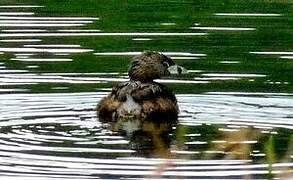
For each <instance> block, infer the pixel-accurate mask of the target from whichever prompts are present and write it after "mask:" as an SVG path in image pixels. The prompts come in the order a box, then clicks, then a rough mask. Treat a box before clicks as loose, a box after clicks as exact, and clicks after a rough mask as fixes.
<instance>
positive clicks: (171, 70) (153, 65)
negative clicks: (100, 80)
mask: <svg viewBox="0 0 293 180" xmlns="http://www.w3.org/2000/svg"><path fill="white" fill-rule="evenodd" d="M184 71H186V70H185V69H184V68H183V67H180V66H178V65H176V64H175V63H174V61H173V60H172V59H171V58H169V57H167V56H165V55H163V54H161V53H159V52H155V51H145V52H143V53H142V54H141V55H139V56H135V57H134V58H133V60H132V62H131V63H130V67H129V71H128V75H129V77H130V79H131V80H135V81H141V82H150V81H153V80H154V79H159V78H161V77H163V76H168V75H170V74H181V73H182V72H184Z"/></svg>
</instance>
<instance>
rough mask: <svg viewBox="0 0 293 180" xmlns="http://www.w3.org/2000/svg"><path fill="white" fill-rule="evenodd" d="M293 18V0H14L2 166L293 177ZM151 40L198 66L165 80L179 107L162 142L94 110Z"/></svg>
mask: <svg viewBox="0 0 293 180" xmlns="http://www.w3.org/2000/svg"><path fill="white" fill-rule="evenodd" d="M292 21H293V6H292V2H291V1H290V0H254V1H250V0H249V1H247V0H237V1H227V0H218V1H211V0H206V1H193V0H184V1H176V0H169V1H159V0H153V1H146V0H140V1H136V0H133V1H123V2H122V1H119V2H118V1H98V0H58V1H56V0H45V1H33V0H25V1H19V0H1V2H0V85H1V86H0V147H1V148H0V149H1V150H0V169H1V171H0V177H1V178H5V179H18V178H19V179H38V180H39V179H98V178H100V179H119V178H120V179H145V178H149V179H152V178H154V179H286V178H287V179H290V178H292V177H293V173H292V172H293V163H292V159H293V136H292V135H293V134H292V133H293V93H292V92H293V86H292V83H293V61H292V60H293V39H292V35H293V30H292V29H293V22H292ZM144 50H154V51H159V52H162V53H163V54H165V55H167V56H169V57H171V58H172V59H173V60H174V61H175V62H176V63H177V64H178V65H180V66H183V67H185V68H186V69H187V70H188V73H186V74H182V75H181V76H171V77H167V78H164V79H160V80H158V82H160V83H162V84H165V85H166V86H168V87H169V88H170V89H172V91H173V92H174V93H175V94H176V97H177V99H178V104H179V109H180V114H179V122H178V124H176V125H175V126H174V127H173V130H172V132H170V134H167V135H166V136H165V137H164V139H163V140H162V141H157V142H153V141H151V140H150V137H149V136H148V135H145V134H139V133H137V134H136V135H135V136H131V137H129V136H127V135H124V134H121V133H119V132H116V131H114V130H113V129H109V128H108V127H107V124H104V123H103V124H102V123H101V122H100V121H99V120H98V118H97V117H96V112H95V108H96V105H97V103H98V102H99V101H100V100H101V98H102V97H105V96H106V95H107V94H108V93H109V92H110V91H111V88H112V87H113V85H115V84H117V83H119V82H123V81H127V79H128V76H127V69H128V63H129V62H130V60H131V58H132V57H133V56H135V55H138V54H140V53H141V52H143V51H144ZM156 143H157V144H156Z"/></svg>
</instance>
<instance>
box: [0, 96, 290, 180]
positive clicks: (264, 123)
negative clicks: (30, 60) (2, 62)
mask: <svg viewBox="0 0 293 180" xmlns="http://www.w3.org/2000/svg"><path fill="white" fill-rule="evenodd" d="M103 96H105V93H48V94H11V95H9V94H5V95H4V94H3V95H0V106H1V110H0V113H1V114H2V116H1V117H0V126H1V133H0V147H1V150H0V157H1V158H0V166H1V172H0V176H1V177H7V178H8V177H14V178H17V177H22V178H28V179H42V178H51V179H60V178H62V179H95V178H102V179H104V178H110V179H111V178H121V177H124V178H146V177H162V178H171V179H176V178H178V177H181V178H183V179H184V178H187V179H189V178H206V177H209V178H215V179H217V178H224V179H238V178H245V177H259V178H260V177H266V175H267V173H268V170H267V169H268V165H267V164H266V163H256V162H254V161H252V160H248V159H247V160H237V159H234V160H227V159H218V158H215V159H214V160H213V159H211V160H206V159H202V160H199V159H198V158H197V155H199V154H202V153H205V154H209V155H211V156H213V155H217V154H219V153H221V152H220V151H219V150H218V151H217V150H215V148H214V151H211V150H208V149H203V148H204V146H206V145H207V144H209V143H211V142H209V141H208V140H207V139H206V138H205V135H204V134H201V133H203V132H201V131H200V130H198V129H196V128H197V127H202V125H203V124H214V125H221V124H222V125H224V126H221V128H219V131H223V130H225V129H226V130H227V129H229V130H234V131H237V129H238V130H239V128H240V127H248V126H250V127H255V128H258V129H261V130H266V131H267V130H269V131H271V132H273V131H277V130H275V129H276V128H278V127H282V128H286V129H292V128H293V124H292V116H293V114H292V112H293V104H292V96H291V95H286V96H284V95H278V94H263V95H261V96H260V95H258V96H256V95H246V96H239V95H237V94H235V95H231V94H229V95H228V94H226V95H223V94H217V93H211V94H206V95H178V99H179V104H180V107H181V115H180V124H181V125H186V126H187V127H188V128H195V130H197V132H199V133H196V134H194V133H189V132H188V128H186V135H185V136H186V138H185V140H184V144H185V148H183V149H178V148H177V149H176V148H175V149H174V148H171V153H172V158H170V159H157V158H144V157H133V155H134V154H136V153H135V151H136V150H135V149H132V148H131V147H130V146H129V140H128V139H127V138H126V137H124V136H121V135H119V134H117V133H114V132H112V131H110V130H107V129H106V128H104V127H103V126H102V124H100V123H99V122H98V121H97V119H96V116H95V111H94V108H95V105H96V102H97V101H99V100H100V98H101V97H103ZM256 108H258V109H261V111H256V110H255V109H256ZM252 117H253V119H252ZM211 119H212V120H213V121H211ZM211 127H212V126H211ZM193 132H194V131H193ZM239 141H240V142H239V143H244V144H245V143H246V144H247V143H248V144H257V143H258V142H257V141H253V140H252V139H250V141H249V140H248V141H241V139H240V140H239ZM212 143H214V144H219V143H221V141H220V139H217V137H216V136H215V135H214V137H213V139H212ZM172 144H173V143H172ZM174 145H176V144H174ZM230 151H231V150H230ZM261 151H262V150H260V151H257V150H254V151H253V152H254V155H255V156H258V155H261V154H262V153H263V152H261ZM228 152H229V151H228ZM222 153H224V152H222ZM193 157H194V158H195V159H197V160H193ZM217 159H218V160H217ZM292 167H293V164H292V163H290V162H287V163H285V162H282V163H275V164H274V165H273V169H274V171H273V173H275V174H282V175H283V174H286V172H288V171H289V169H290V168H292ZM206 171H208V172H213V173H209V174H207V173H206Z"/></svg>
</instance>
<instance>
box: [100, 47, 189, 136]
mask: <svg viewBox="0 0 293 180" xmlns="http://www.w3.org/2000/svg"><path fill="white" fill-rule="evenodd" d="M182 71H184V69H183V68H182V67H180V66H177V65H176V64H175V63H174V62H173V61H172V60H171V59H170V58H169V57H167V56H165V55H163V54H161V53H158V52H153V51H147V52H144V53H142V54H141V55H139V56H136V57H134V58H133V61H132V62H131V63H130V67H129V71H128V75H129V77H130V80H129V81H127V82H122V83H119V84H118V85H116V86H115V87H114V88H113V89H112V92H111V93H110V94H109V95H108V96H107V97H105V98H103V99H102V100H101V101H100V102H99V104H98V106H97V115H98V118H99V120H100V121H101V122H107V123H110V124H115V129H116V130H126V131H127V132H129V129H131V130H130V131H131V132H133V131H135V130H139V129H143V126H148V125H149V123H147V122H152V123H155V124H160V125H159V126H162V124H164V125H167V126H171V125H173V124H175V123H176V122H177V118H178V105H177V100H176V97H175V95H174V94H173V92H172V91H171V90H169V89H168V88H167V87H166V86H164V85H162V84H160V83H157V82H154V81H153V80H154V79H159V78H160V77H162V76H168V75H170V74H171V73H172V74H173V73H176V74H181V73H182ZM164 125H163V126H164ZM158 128H160V127H158Z"/></svg>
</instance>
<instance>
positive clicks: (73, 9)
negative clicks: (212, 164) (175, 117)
mask: <svg viewBox="0 0 293 180" xmlns="http://www.w3.org/2000/svg"><path fill="white" fill-rule="evenodd" d="M0 4H3V5H9V4H37V5H41V6H45V7H44V8H35V9H34V12H36V16H47V15H49V16H89V17H99V18H100V20H97V21H95V22H94V23H92V24H89V25H87V26H85V27H81V28H82V29H99V30H101V32H114V33H115V32H122V33H123V32H130V33H132V32H163V33H170V32H171V33H172V32H173V33H174V32H175V33H176V32H180V33H185V32H190V33H197V32H199V33H201V32H203V33H208V34H207V35H204V36H176V35H175V36H154V37H152V36H144V37H143V38H151V39H152V40H150V41H133V40H132V39H133V38H137V36H94V37H91V36H90V37H88V36H86V37H64V38H62V37H57V38H56V37H47V38H43V43H45V44H56V42H58V43H60V42H61V43H63V44H80V45H81V46H82V47H84V48H89V49H93V50H94V52H133V51H143V50H156V51H162V52H166V51H168V52H172V51H174V52H192V53H200V54H206V56H205V57H201V58H200V59H180V60H175V61H176V62H177V63H178V64H180V65H182V66H184V67H186V68H187V69H192V70H200V71H202V73H221V74H225V73H228V74H243V73H245V74H246V73H247V74H263V75H265V77H258V78H240V79H239V80H225V81H222V80H212V81H211V83H208V84H195V85H190V84H181V85H180V87H178V86H177V85H176V84H172V85H171V86H172V88H173V89H174V90H175V91H176V92H178V93H198V92H207V91H237V92H238V91H241V92H292V87H293V86H292V81H293V80H292V77H293V74H292V72H293V71H292V69H293V63H292V59H281V58H280V56H282V55H279V54H277V55H259V54H251V53H249V52H290V51H291V53H292V44H293V42H292V41H293V40H292V33H293V32H292V21H293V20H292V18H293V13H292V12H293V11H292V2H290V1H216V2H215V1H127V2H118V1H96V0H92V1H89V0H86V1H84V0H83V1H80V0H66V1H62V0H61V1H60V0H59V1H53V0H46V1H37V2H34V1H25V2H24V1H11V0H9V1H1V3H0ZM215 13H248V14H249V13H250V14H253V13H258V14H279V16H218V15H215ZM164 23H165V24H164ZM166 23H167V24H166ZM168 23H169V24H168ZM195 24H197V25H195ZM196 26H199V27H232V28H239V27H240V28H255V29H253V30H243V31H241V30H239V31H237V30H234V31H233V30H230V31H229V30H200V29H191V27H196ZM61 29H62V28H61ZM79 29H80V28H79ZM49 30H52V31H53V30H54V28H51V29H50V28H49ZM1 46H9V44H7V45H6V44H3V45H1ZM291 55H292V54H291ZM2 56H3V55H2ZM7 56H8V57H9V54H7V53H6V54H5V55H4V57H6V58H2V59H8V58H7ZM11 56H12V55H11ZM283 56H285V55H283ZM70 58H73V59H74V61H73V62H71V63H38V65H39V68H37V69H33V70H30V71H32V72H38V73H40V72H84V73H89V72H126V71H127V64H128V62H129V60H130V58H131V57H129V56H110V57H109V56H107V57H105V56H96V55H93V53H83V54H80V55H78V54H75V55H71V56H70ZM291 58H292V57H291ZM221 61H236V62H237V63H233V64H230V63H229V64H227V63H221ZM5 63H6V64H7V66H8V67H9V68H17V69H23V66H24V65H27V64H30V63H23V62H15V61H14V62H11V61H9V60H7V61H6V62H5ZM202 73H190V74H188V75H185V76H183V77H180V78H182V79H192V78H194V77H202V75H201V74H202ZM47 86H48V87H47ZM51 86H54V85H53V84H42V87H40V86H32V87H29V88H30V89H32V90H33V91H44V90H49V88H50V87H51ZM69 86H70V88H72V90H74V91H91V90H93V89H95V88H96V87H111V84H100V85H89V87H85V85H83V86H82V87H80V86H78V85H74V86H72V85H69ZM45 87H46V88H45Z"/></svg>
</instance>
